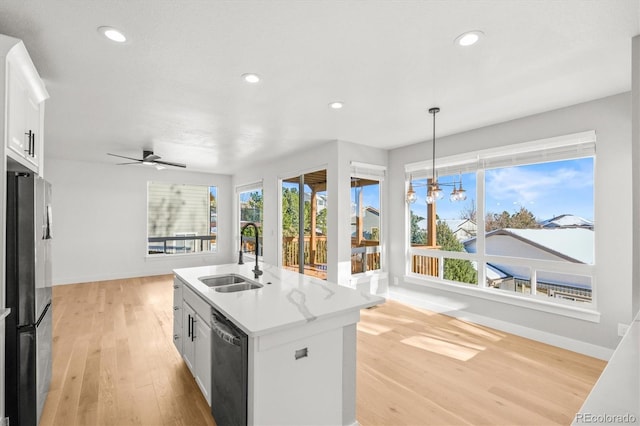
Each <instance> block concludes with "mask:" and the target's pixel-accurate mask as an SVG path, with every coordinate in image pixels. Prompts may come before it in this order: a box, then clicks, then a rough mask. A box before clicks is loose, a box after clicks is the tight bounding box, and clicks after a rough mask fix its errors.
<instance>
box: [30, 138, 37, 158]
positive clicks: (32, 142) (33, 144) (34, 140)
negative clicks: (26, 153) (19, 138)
mask: <svg viewBox="0 0 640 426" xmlns="http://www.w3.org/2000/svg"><path fill="white" fill-rule="evenodd" d="M31 156H32V157H35V156H36V132H31Z"/></svg>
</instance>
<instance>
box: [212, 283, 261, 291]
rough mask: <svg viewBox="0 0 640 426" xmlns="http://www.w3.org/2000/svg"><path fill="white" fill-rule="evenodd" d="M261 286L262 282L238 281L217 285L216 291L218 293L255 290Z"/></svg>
mask: <svg viewBox="0 0 640 426" xmlns="http://www.w3.org/2000/svg"><path fill="white" fill-rule="evenodd" d="M260 287H262V284H258V283H240V284H231V285H226V286H223V287H217V288H216V291H217V292H220V293H233V292H236V291H245V290H255V289H256V288H260Z"/></svg>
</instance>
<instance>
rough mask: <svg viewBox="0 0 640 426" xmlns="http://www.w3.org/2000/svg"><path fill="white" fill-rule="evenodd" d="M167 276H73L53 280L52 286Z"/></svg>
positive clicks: (153, 274) (137, 274) (133, 274)
mask: <svg viewBox="0 0 640 426" xmlns="http://www.w3.org/2000/svg"><path fill="white" fill-rule="evenodd" d="M167 274H171V271H169V272H155V273H149V271H144V272H139V273H136V272H130V273H115V274H96V275H85V276H75V277H60V278H56V279H55V280H54V282H53V285H54V286H59V285H68V284H84V283H93V282H97V281H111V280H123V279H127V278H138V277H151V276H156V275H167Z"/></svg>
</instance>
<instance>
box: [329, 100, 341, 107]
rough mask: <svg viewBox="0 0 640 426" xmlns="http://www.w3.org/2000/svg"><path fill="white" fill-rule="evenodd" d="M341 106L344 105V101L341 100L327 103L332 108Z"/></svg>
mask: <svg viewBox="0 0 640 426" xmlns="http://www.w3.org/2000/svg"><path fill="white" fill-rule="evenodd" d="M343 106H344V102H342V101H335V102H331V103H330V104H329V108H332V109H340V108H342V107H343Z"/></svg>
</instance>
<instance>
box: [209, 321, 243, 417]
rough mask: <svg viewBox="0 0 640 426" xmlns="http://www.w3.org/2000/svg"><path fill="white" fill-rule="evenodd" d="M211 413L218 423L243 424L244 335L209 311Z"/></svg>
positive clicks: (233, 325) (230, 323) (231, 324)
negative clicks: (210, 335) (210, 330)
mask: <svg viewBox="0 0 640 426" xmlns="http://www.w3.org/2000/svg"><path fill="white" fill-rule="evenodd" d="M211 328H212V330H213V333H211V334H212V339H211V340H212V342H211V414H212V415H213V418H214V419H215V421H216V424H217V425H218V426H245V425H246V424H247V335H246V334H245V333H244V332H243V331H242V330H240V329H239V328H238V327H236V325H235V324H233V323H232V322H231V321H229V320H228V319H227V318H225V317H224V316H223V315H222V314H220V313H219V312H217V311H215V310H213V313H212V314H211Z"/></svg>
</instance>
